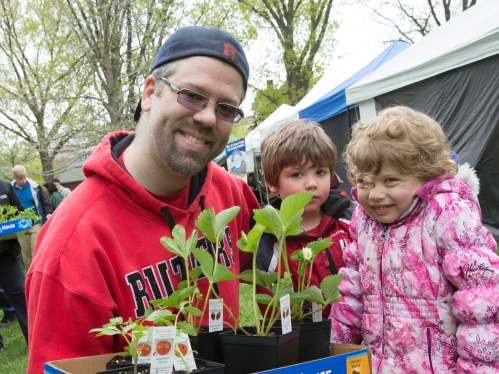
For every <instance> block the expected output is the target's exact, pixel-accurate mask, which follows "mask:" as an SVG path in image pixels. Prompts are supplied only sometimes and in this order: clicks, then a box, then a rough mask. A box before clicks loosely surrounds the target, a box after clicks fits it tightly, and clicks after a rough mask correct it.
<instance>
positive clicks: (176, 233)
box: [151, 207, 241, 332]
mask: <svg viewBox="0 0 499 374" xmlns="http://www.w3.org/2000/svg"><path fill="white" fill-rule="evenodd" d="M240 210H241V208H240V207H232V208H228V209H226V210H223V211H221V212H219V213H218V214H215V210H214V209H213V207H211V208H210V209H206V210H204V211H202V212H201V213H200V214H199V217H198V219H197V220H196V223H195V224H196V227H197V229H198V230H200V231H201V232H203V234H204V235H205V237H206V239H208V240H209V241H210V242H211V243H213V244H214V248H215V256H214V257H213V256H212V255H211V254H209V253H208V252H206V251H203V250H201V249H199V248H196V244H197V239H198V234H197V230H193V232H192V233H191V236H190V237H189V238H188V239H186V233H185V228H184V227H183V226H182V225H176V226H175V227H174V228H173V231H172V238H168V237H162V238H161V239H160V241H161V244H163V246H164V247H165V248H166V249H167V250H168V251H170V252H171V253H173V254H175V255H177V256H179V257H182V258H183V259H184V264H185V272H186V274H187V279H186V281H185V282H181V283H180V284H179V290H177V291H176V292H174V293H173V294H172V295H171V296H170V297H168V298H167V299H159V300H155V301H153V302H151V303H152V304H153V305H156V306H161V307H177V308H178V306H176V305H177V304H180V302H183V300H186V302H187V299H186V298H185V297H184V294H183V293H182V290H189V291H188V296H189V297H188V304H189V307H188V308H184V309H181V310H180V311H181V313H182V314H183V315H184V317H185V320H186V321H187V322H188V324H190V325H191V326H193V329H194V331H196V332H199V330H200V329H201V324H202V322H203V317H204V315H205V313H206V311H207V307H208V302H209V295H210V294H211V293H213V295H214V296H215V297H216V298H217V299H219V300H220V301H221V302H222V304H223V305H224V306H225V308H226V310H228V312H229V313H230V314H231V315H232V312H231V310H230V308H228V307H227V305H226V304H224V303H223V300H221V299H220V297H219V296H218V295H217V294H216V293H215V291H214V289H213V285H214V284H215V283H217V282H221V281H225V280H234V279H237V276H236V275H234V274H233V273H232V272H231V271H230V270H229V269H228V268H227V267H225V266H224V265H222V264H220V263H218V261H215V259H216V258H218V249H219V245H220V242H221V241H222V240H223V238H224V230H225V227H226V226H227V224H228V223H229V222H230V221H232V220H233V219H234V218H235V217H236V216H237V215H238V214H239V211H240ZM191 255H192V256H194V258H195V259H196V260H197V261H198V263H199V266H198V267H195V268H194V269H192V268H189V263H190V261H189V259H190V257H191ZM201 274H203V275H204V276H205V277H206V279H207V280H208V284H209V286H208V291H207V293H206V297H205V298H204V300H203V296H202V295H201V293H200V292H199V290H198V287H197V280H198V278H199V276H200V275H201ZM191 290H192V292H191ZM176 294H177V296H175V297H176V299H174V298H172V297H173V296H174V295H176ZM180 297H182V300H180V299H179V298H180ZM198 307H199V308H201V309H197V308H198ZM192 308H195V309H196V310H199V313H197V312H195V313H192V311H193V310H194V309H192Z"/></svg>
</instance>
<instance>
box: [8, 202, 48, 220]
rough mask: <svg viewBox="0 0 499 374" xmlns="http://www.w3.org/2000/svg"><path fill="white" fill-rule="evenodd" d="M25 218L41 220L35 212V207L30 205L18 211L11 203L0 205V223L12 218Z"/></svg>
mask: <svg viewBox="0 0 499 374" xmlns="http://www.w3.org/2000/svg"><path fill="white" fill-rule="evenodd" d="M21 218H27V219H30V220H32V221H33V222H36V221H41V220H42V217H40V216H39V215H38V214H36V213H35V207H30V208H28V209H25V210H24V211H19V210H18V209H17V208H16V207H15V206H12V205H0V223H2V222H7V221H11V220H14V219H21Z"/></svg>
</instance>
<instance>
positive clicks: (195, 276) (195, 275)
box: [189, 266, 203, 282]
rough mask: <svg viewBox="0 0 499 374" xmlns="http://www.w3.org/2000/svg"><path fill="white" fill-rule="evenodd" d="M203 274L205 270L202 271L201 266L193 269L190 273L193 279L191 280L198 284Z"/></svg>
mask: <svg viewBox="0 0 499 374" xmlns="http://www.w3.org/2000/svg"><path fill="white" fill-rule="evenodd" d="M201 274H203V269H201V266H198V267H197V268H194V269H192V270H191V271H190V272H189V276H190V277H191V280H192V281H194V282H196V281H197V280H198V279H199V276H200V275H201Z"/></svg>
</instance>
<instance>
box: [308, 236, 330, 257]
mask: <svg viewBox="0 0 499 374" xmlns="http://www.w3.org/2000/svg"><path fill="white" fill-rule="evenodd" d="M331 244H333V242H332V241H331V238H324V239H321V240H317V241H315V242H310V243H308V244H307V247H309V248H310V249H311V250H312V254H313V256H314V257H315V256H317V254H318V253H319V252H320V251H323V250H324V249H326V248H328V247H329V246H331Z"/></svg>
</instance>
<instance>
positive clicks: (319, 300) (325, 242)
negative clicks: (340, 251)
mask: <svg viewBox="0 0 499 374" xmlns="http://www.w3.org/2000/svg"><path fill="white" fill-rule="evenodd" d="M330 245H331V239H330V238H325V239H321V240H318V241H315V242H311V243H309V244H308V245H307V247H305V248H302V249H298V250H296V251H295V252H293V253H292V254H291V256H290V259H291V260H295V261H299V265H298V281H297V290H296V292H293V293H291V295H290V303H291V305H292V308H291V311H292V315H291V318H292V319H293V320H295V321H297V322H301V321H303V320H304V319H305V318H306V317H308V316H311V315H312V314H313V313H314V312H321V311H322V310H324V309H325V308H326V307H327V306H328V305H329V304H332V303H336V302H338V301H340V300H341V295H340V292H339V289H338V285H339V284H340V282H341V280H342V279H343V275H342V274H335V275H329V276H327V277H325V278H324V279H323V280H322V282H321V284H320V288H319V287H317V286H314V285H312V286H311V285H310V282H311V279H312V266H313V263H314V260H315V257H316V256H317V255H318V254H319V253H320V252H321V251H323V250H325V249H326V248H328V247H329V246H330ZM305 300H306V301H309V302H313V303H316V304H318V305H319V308H318V309H317V310H315V311H305V309H304V308H303V304H304V302H305Z"/></svg>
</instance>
